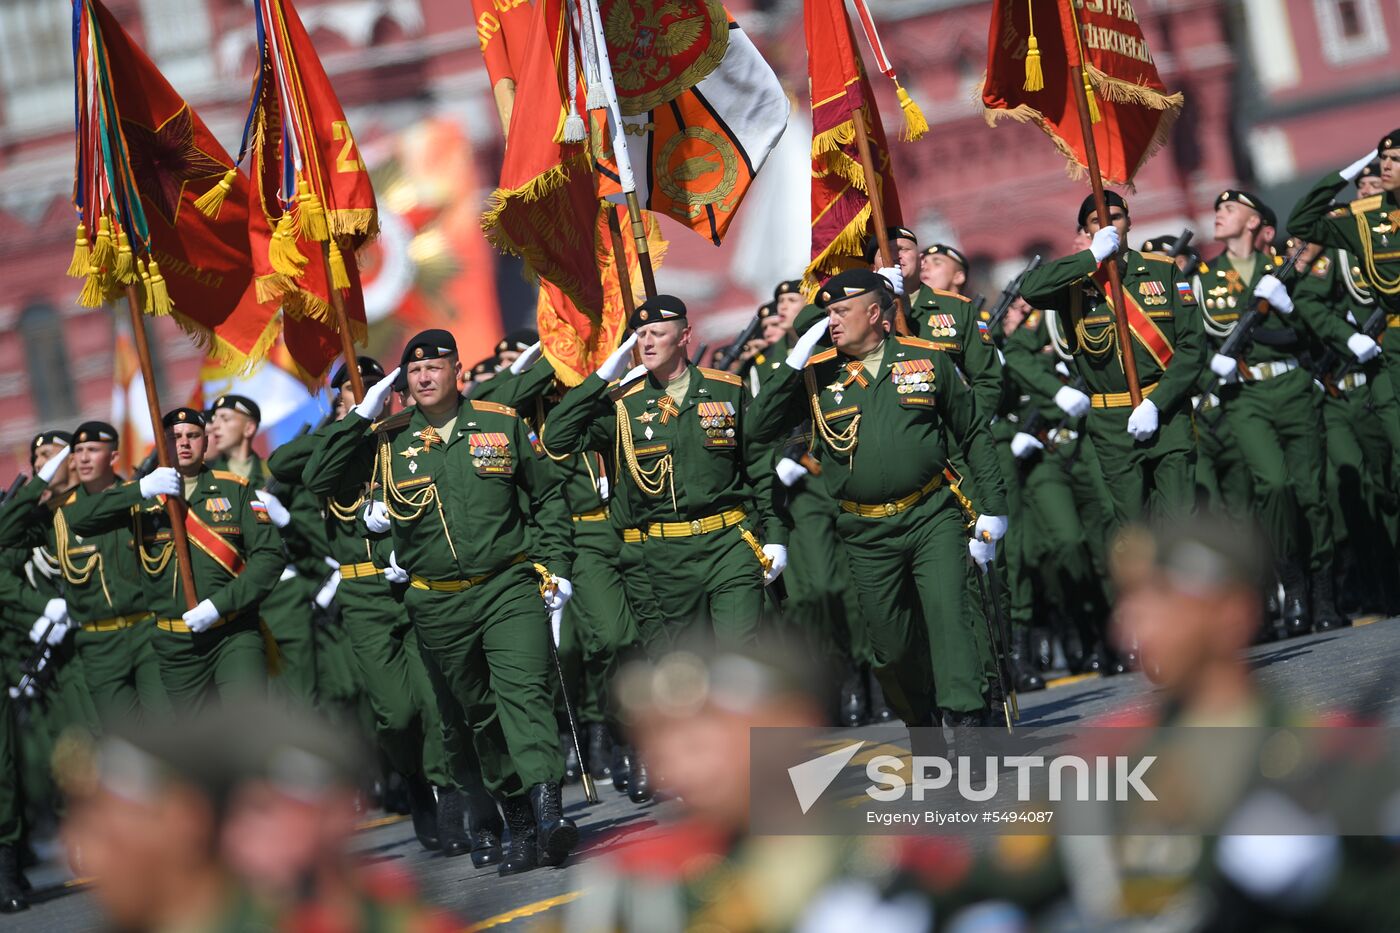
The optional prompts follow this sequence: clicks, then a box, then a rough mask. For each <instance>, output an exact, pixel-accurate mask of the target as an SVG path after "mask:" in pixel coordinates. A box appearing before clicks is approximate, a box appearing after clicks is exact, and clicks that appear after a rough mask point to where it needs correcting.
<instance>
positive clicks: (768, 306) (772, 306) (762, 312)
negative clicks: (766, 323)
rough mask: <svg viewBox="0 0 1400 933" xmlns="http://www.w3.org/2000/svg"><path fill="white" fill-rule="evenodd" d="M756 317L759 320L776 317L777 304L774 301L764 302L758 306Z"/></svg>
mask: <svg viewBox="0 0 1400 933" xmlns="http://www.w3.org/2000/svg"><path fill="white" fill-rule="evenodd" d="M758 316H759V318H761V319H764V318H770V317H777V316H778V303H777V302H776V301H766V302H764V303H763V304H761V305H759V306H758Z"/></svg>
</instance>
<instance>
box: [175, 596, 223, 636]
mask: <svg viewBox="0 0 1400 933" xmlns="http://www.w3.org/2000/svg"><path fill="white" fill-rule="evenodd" d="M180 618H182V619H184V620H185V624H186V625H188V626H189V627H190V631H191V632H207V631H209V629H211V628H213V626H214V623H215V622H217V621H219V610H218V609H215V608H214V604H213V603H212V602H210V601H209V600H207V599H206V600H204V601H202V602H201V603H200V604H199V605H198V606H195V607H194V608H193V609H191V610H190V611H189V612H186V613H185V614H184V615H182V616H180Z"/></svg>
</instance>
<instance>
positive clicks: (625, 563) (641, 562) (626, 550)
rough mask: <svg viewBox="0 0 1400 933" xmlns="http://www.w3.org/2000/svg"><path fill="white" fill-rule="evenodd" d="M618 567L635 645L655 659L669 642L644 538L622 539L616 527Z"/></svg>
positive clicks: (663, 651) (647, 655)
mask: <svg viewBox="0 0 1400 933" xmlns="http://www.w3.org/2000/svg"><path fill="white" fill-rule="evenodd" d="M613 534H614V535H616V536H617V542H618V543H617V545H616V547H617V549H618V551H617V571H618V573H619V574H620V575H621V576H622V589H623V593H624V595H625V597H626V600H627V609H628V612H629V613H631V616H632V621H633V623H634V625H635V626H636V629H637V641H636V647H637V648H639V649H641V651H642V653H643V654H645V656H646V657H648V658H650V659H652V660H656V659H657V658H659V657H660V656H661V655H662V654H664V653H665V651H666V647H667V645H668V644H669V643H670V642H669V638H668V636H667V634H666V618H665V616H663V615H662V614H661V607H660V606H659V604H658V603H657V601H656V594H655V593H654V592H653V591H652V588H651V580H652V573H653V568H651V567H649V566H647V556H646V542H645V541H624V540H622V538H621V536H620V534H619V532H618V530H617V528H616V527H613Z"/></svg>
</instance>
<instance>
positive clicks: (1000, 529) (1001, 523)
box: [972, 515, 1007, 542]
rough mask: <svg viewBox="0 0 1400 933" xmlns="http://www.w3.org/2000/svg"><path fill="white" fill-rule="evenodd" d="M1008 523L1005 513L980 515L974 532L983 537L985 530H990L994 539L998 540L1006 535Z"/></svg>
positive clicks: (994, 540)
mask: <svg viewBox="0 0 1400 933" xmlns="http://www.w3.org/2000/svg"><path fill="white" fill-rule="evenodd" d="M1006 525H1007V521H1006V516H1005V515H979V516H977V524H976V526H975V527H973V529H972V533H973V534H974V535H976V536H977V537H978V538H981V537H982V535H983V533H984V532H990V533H991V536H992V541H993V542H996V541H1000V540H1001V539H1002V538H1004V537H1006Z"/></svg>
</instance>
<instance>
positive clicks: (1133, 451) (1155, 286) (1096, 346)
mask: <svg viewBox="0 0 1400 933" xmlns="http://www.w3.org/2000/svg"><path fill="white" fill-rule="evenodd" d="M1106 196H1107V200H1108V204H1109V218H1110V223H1109V226H1107V227H1103V228H1102V229H1101V228H1100V227H1099V219H1098V215H1097V212H1096V211H1095V210H1094V199H1093V197H1092V196H1091V197H1089V198H1086V199H1085V200H1084V203H1083V204H1082V205H1081V206H1080V208H1079V223H1080V226H1081V227H1082V228H1083V229H1084V230H1085V231H1086V232H1087V233H1089V234H1090V235H1091V236H1092V240H1091V243H1090V246H1089V248H1088V249H1086V250H1083V251H1082V252H1078V253H1075V254H1073V255H1071V256H1066V257H1065V258H1063V259H1058V260H1055V261H1054V262H1050V263H1046V264H1045V265H1043V266H1041V267H1040V268H1038V269H1036V270H1034V271H1033V272H1031V273H1030V274H1029V275H1027V276H1026V278H1025V281H1024V282H1023V283H1022V285H1021V294H1022V295H1023V296H1024V297H1025V299H1026V301H1028V302H1029V303H1030V304H1031V305H1032V307H1036V308H1040V309H1042V310H1045V311H1051V312H1054V314H1055V319H1054V322H1055V323H1056V324H1057V327H1056V328H1055V329H1054V330H1056V331H1058V332H1057V333H1056V335H1055V339H1056V340H1057V341H1059V342H1060V344H1061V349H1062V350H1063V351H1064V352H1065V353H1066V354H1068V355H1070V356H1071V357H1072V358H1073V360H1074V364H1073V367H1072V368H1073V370H1074V372H1075V375H1077V376H1078V377H1079V378H1080V379H1081V380H1082V381H1083V384H1084V386H1085V388H1086V389H1087V392H1086V391H1082V390H1080V389H1077V388H1075V387H1074V386H1073V385H1061V384H1060V383H1059V381H1058V380H1057V379H1054V377H1053V376H1051V375H1049V374H1045V373H1042V374H1040V375H1038V376H1037V375H1032V376H1031V378H1034V379H1036V381H1037V385H1038V386H1039V387H1040V389H1041V391H1042V392H1044V393H1045V394H1046V395H1049V396H1050V397H1051V398H1052V399H1053V401H1054V402H1055V404H1056V406H1057V407H1059V408H1060V409H1061V410H1062V411H1065V412H1066V413H1067V414H1069V415H1071V416H1072V417H1081V416H1084V415H1086V414H1087V415H1088V417H1087V418H1086V419H1085V421H1084V424H1085V430H1086V431H1087V432H1088V434H1089V437H1090V439H1091V441H1092V443H1093V447H1094V452H1095V453H1096V454H1097V455H1098V460H1099V464H1100V467H1101V469H1102V471H1103V476H1104V482H1105V484H1106V485H1107V487H1108V489H1109V492H1110V493H1111V494H1112V496H1113V504H1114V512H1115V518H1116V520H1117V521H1118V522H1119V523H1122V522H1127V521H1133V520H1136V519H1138V518H1141V517H1142V516H1143V515H1144V513H1146V512H1151V513H1154V514H1164V513H1173V512H1178V513H1179V512H1184V511H1186V510H1187V509H1189V508H1190V507H1191V500H1192V490H1193V486H1194V475H1193V467H1194V443H1193V438H1192V430H1191V411H1190V408H1189V404H1190V395H1191V390H1192V388H1193V387H1194V386H1195V384H1196V380H1197V379H1198V378H1199V376H1200V372H1201V366H1202V364H1203V362H1204V359H1203V351H1204V336H1203V334H1202V330H1201V321H1200V317H1199V315H1198V314H1197V313H1196V311H1195V304H1196V299H1195V296H1194V295H1192V294H1191V288H1190V285H1189V283H1187V282H1185V281H1183V280H1182V279H1181V278H1180V276H1179V272H1178V270H1177V267H1176V264H1175V263H1174V262H1172V261H1171V260H1170V259H1168V258H1167V257H1165V256H1144V255H1143V254H1141V253H1139V252H1137V251H1136V250H1132V249H1121V248H1120V244H1121V243H1122V242H1123V240H1124V239H1125V238H1126V236H1127V233H1128V230H1129V229H1130V226H1131V221H1130V219H1129V217H1128V205H1127V202H1126V201H1124V200H1123V198H1122V196H1121V195H1119V194H1118V193H1117V192H1113V191H1109V192H1106ZM1110 260H1111V261H1113V262H1116V263H1118V269H1119V273H1120V275H1121V278H1122V282H1123V292H1124V298H1125V300H1127V301H1128V303H1129V308H1128V309H1127V313H1126V317H1127V321H1128V324H1129V328H1128V330H1129V334H1130V335H1131V337H1130V340H1131V343H1132V346H1131V348H1124V347H1120V346H1119V345H1118V337H1117V332H1116V329H1115V320H1116V317H1117V315H1118V313H1120V312H1119V309H1116V308H1114V307H1112V298H1111V297H1110V296H1109V294H1108V274H1107V269H1106V267H1105V266H1104V263H1105V262H1107V261H1110ZM1127 349H1130V350H1131V352H1132V354H1133V359H1134V361H1135V362H1136V364H1137V373H1138V380H1139V383H1140V386H1141V389H1142V394H1143V399H1142V402H1141V403H1140V404H1139V405H1138V406H1137V407H1136V408H1134V407H1133V405H1132V402H1131V398H1130V394H1129V391H1128V383H1127V379H1126V377H1125V375H1124V370H1123V366H1122V362H1121V356H1122V353H1123V352H1124V351H1125V350H1127ZM1027 372H1028V373H1030V370H1027Z"/></svg>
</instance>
